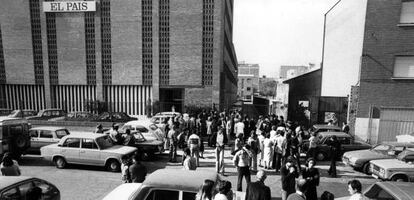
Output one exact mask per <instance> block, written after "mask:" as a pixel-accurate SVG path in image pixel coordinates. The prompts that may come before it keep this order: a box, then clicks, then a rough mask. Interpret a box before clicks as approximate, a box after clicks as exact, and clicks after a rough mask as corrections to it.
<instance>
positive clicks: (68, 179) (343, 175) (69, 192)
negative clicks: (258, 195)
mask: <svg viewBox="0 0 414 200" xmlns="http://www.w3.org/2000/svg"><path fill="white" fill-rule="evenodd" d="M179 154H181V152H179ZM225 156H226V159H225V162H226V175H228V176H226V177H224V179H227V180H230V181H231V182H232V185H233V189H235V187H236V183H237V173H236V170H235V168H234V167H233V166H232V164H231V155H230V150H228V151H226V154H225ZM204 157H205V159H201V166H200V168H204V169H207V170H212V171H214V169H215V167H214V166H215V162H214V151H213V150H212V149H207V150H206V152H205V154H204ZM167 160H168V156H167V154H163V155H160V156H158V157H157V158H155V159H154V160H151V161H148V162H144V165H146V166H147V168H148V170H149V172H150V173H151V172H153V171H155V170H157V169H161V168H174V169H181V168H182V167H181V165H180V164H178V163H168V162H167ZM19 164H20V165H21V169H22V174H23V175H27V176H35V177H38V178H42V179H45V180H47V181H49V182H51V183H53V184H55V185H56V186H57V187H58V188H59V189H60V191H61V196H62V199H63V200H72V199H79V200H81V199H85V200H87V199H102V198H103V197H104V196H105V195H106V194H107V193H108V192H110V191H111V190H113V189H114V188H115V187H117V186H118V185H120V184H121V174H120V173H112V172H107V171H105V169H104V168H102V167H92V166H82V165H70V166H68V168H66V169H57V168H56V167H54V166H53V164H52V163H51V162H49V161H46V160H43V159H42V158H41V157H40V156H38V155H25V156H23V157H22V159H21V160H20V163H19ZM338 164H339V167H338V170H339V177H338V178H327V176H328V175H327V169H328V167H329V166H328V162H321V163H318V165H317V167H318V168H319V169H320V172H321V176H322V178H321V181H320V186H319V187H318V194H319V195H320V194H322V192H323V191H325V190H327V191H330V192H332V193H333V194H334V195H335V197H336V198H338V197H344V196H348V192H347V182H348V181H349V180H351V179H358V180H360V181H361V182H362V183H363V188H366V187H367V186H368V185H370V184H372V183H374V182H376V180H375V179H373V178H371V177H370V176H368V175H364V174H362V173H359V172H355V171H354V170H352V169H351V168H349V167H345V166H343V165H342V164H341V163H338ZM268 172H269V173H268V178H267V179H266V181H265V183H266V185H268V186H269V187H270V189H271V192H272V198H273V199H280V187H281V182H280V175H278V174H276V173H275V172H274V171H268ZM252 180H255V177H254V174H252ZM245 188H246V186H245V182H243V189H245Z"/></svg>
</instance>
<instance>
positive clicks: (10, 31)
mask: <svg viewBox="0 0 414 200" xmlns="http://www.w3.org/2000/svg"><path fill="white" fill-rule="evenodd" d="M1 4H2V6H0V25H1V34H2V41H3V53H4V62H5V68H6V80H7V84H34V83H35V77H34V64H33V49H32V48H33V46H32V29H31V26H30V7H29V1H26V0H4V1H2V2H1ZM5 5H7V6H5Z"/></svg>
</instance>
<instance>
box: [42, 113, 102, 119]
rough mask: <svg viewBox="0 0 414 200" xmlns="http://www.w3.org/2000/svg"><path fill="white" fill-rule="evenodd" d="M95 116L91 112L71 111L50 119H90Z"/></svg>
mask: <svg viewBox="0 0 414 200" xmlns="http://www.w3.org/2000/svg"><path fill="white" fill-rule="evenodd" d="M95 117H96V115H95V114H93V113H90V112H70V113H67V114H66V115H65V116H61V117H55V118H52V119H49V121H89V120H92V119H94V118H95Z"/></svg>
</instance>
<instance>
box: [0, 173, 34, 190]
mask: <svg viewBox="0 0 414 200" xmlns="http://www.w3.org/2000/svg"><path fill="white" fill-rule="evenodd" d="M30 179H34V178H33V177H29V176H2V177H1V178H0V190H2V189H4V188H6V187H9V186H11V185H14V184H16V183H19V182H22V181H26V180H30Z"/></svg>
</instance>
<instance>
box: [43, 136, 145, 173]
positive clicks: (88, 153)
mask: <svg viewBox="0 0 414 200" xmlns="http://www.w3.org/2000/svg"><path fill="white" fill-rule="evenodd" d="M136 151H137V148H135V147H128V146H122V145H113V144H112V142H111V140H110V139H109V137H108V135H106V134H94V133H88V132H72V133H71V134H70V135H67V136H64V137H63V138H62V139H61V140H60V141H59V143H57V144H51V145H47V146H44V147H42V148H40V152H41V156H42V157H43V158H44V159H46V160H50V161H52V162H53V163H54V164H55V165H56V167H57V168H65V167H66V164H67V163H69V164H83V165H95V166H105V167H106V168H107V170H109V171H113V172H117V171H119V170H120V166H121V157H122V156H128V157H130V156H132V155H133V154H134V153H135V152H136Z"/></svg>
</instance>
